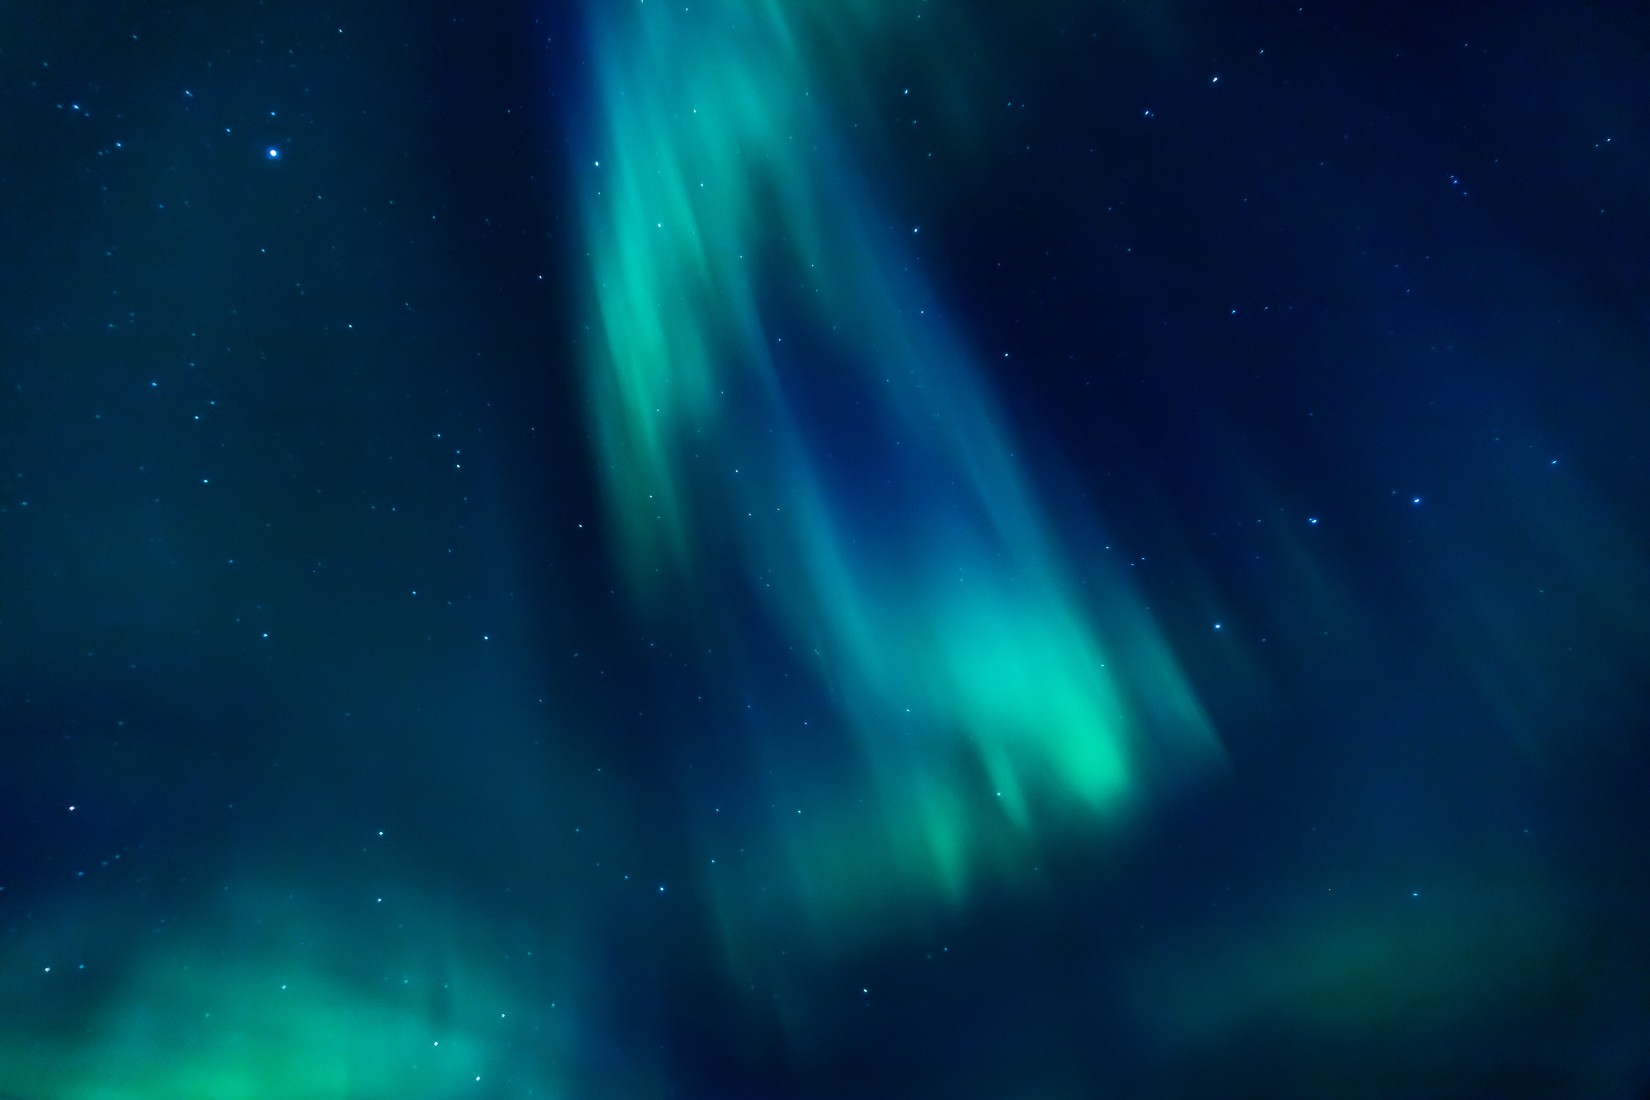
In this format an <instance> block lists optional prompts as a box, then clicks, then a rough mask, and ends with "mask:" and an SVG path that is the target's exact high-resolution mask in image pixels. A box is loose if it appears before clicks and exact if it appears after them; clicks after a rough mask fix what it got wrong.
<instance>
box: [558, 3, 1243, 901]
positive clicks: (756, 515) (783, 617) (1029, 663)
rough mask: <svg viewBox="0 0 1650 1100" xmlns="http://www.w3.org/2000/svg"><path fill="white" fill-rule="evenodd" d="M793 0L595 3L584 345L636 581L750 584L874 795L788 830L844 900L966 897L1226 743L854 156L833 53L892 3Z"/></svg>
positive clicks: (721, 586)
mask: <svg viewBox="0 0 1650 1100" xmlns="http://www.w3.org/2000/svg"><path fill="white" fill-rule="evenodd" d="M810 7H811V6H809V5H791V6H783V5H779V4H772V3H768V4H764V3H738V4H735V3H726V4H719V3H711V4H706V5H693V6H692V7H691V9H690V10H684V9H683V8H682V7H681V6H679V5H677V6H670V5H664V4H659V5H654V4H649V3H644V4H640V5H625V6H623V7H622V8H619V7H618V6H615V7H614V8H613V10H608V11H603V12H602V13H600V14H599V15H598V16H597V17H596V19H597V21H598V23H599V24H600V25H598V26H597V27H595V28H594V34H595V36H596V40H597V42H598V44H599V45H598V48H597V50H596V51H595V56H596V58H597V63H598V66H599V76H598V96H597V97H598V101H599V102H598V104H597V107H596V112H597V115H598V120H599V121H598V122H597V123H596V130H595V133H594V136H593V137H592V149H593V153H592V156H591V163H589V164H588V165H587V166H586V167H587V172H588V182H587V184H586V185H585V187H584V199H585V203H584V211H583V213H584V218H585V223H586V232H587V237H588V249H589V252H588V255H589V262H590V265H591V276H592V280H593V285H594V303H593V308H594V311H595V313H596V314H597V315H598V317H599V329H600V331H599V339H595V340H593V341H591V342H590V345H589V348H588V351H587V363H586V366H587V371H588V386H589V392H590V394H591V398H592V405H593V408H594V416H595V437H596V439H597V443H598V447H599V455H600V460H601V463H602V468H603V472H604V475H605V477H606V482H607V492H608V497H609V503H610V511H611V517H612V523H613V526H614V528H615V529H616V531H617V532H618V537H619V539H620V544H621V547H622V552H623V553H624V554H625V555H626V560H627V564H628V567H629V572H630V574H631V576H632V577H633V579H634V581H635V583H636V586H637V588H638V589H639V590H640V591H641V592H643V593H644V594H647V595H648V596H651V597H652V598H654V599H655V600H657V601H659V602H664V601H668V600H674V601H677V602H680V601H681V600H682V598H683V595H682V594H683V593H684V592H691V593H696V594H697V597H698V598H699V599H700V600H702V601H704V602H705V604H706V605H711V604H712V603H713V602H715V601H720V600H724V599H726V598H728V593H729V592H730V590H736V591H740V592H743V593H744V595H743V596H742V597H740V599H741V604H742V605H743V603H745V602H748V601H749V600H750V599H752V598H753V597H754V599H755V601H756V602H757V603H758V604H759V605H760V606H761V607H763V608H764V609H765V611H766V612H767V613H768V614H769V615H771V618H772V623H771V625H772V626H773V627H774V628H776V629H777V632H778V633H779V634H780V635H781V636H782V638H783V640H784V641H785V643H786V644H787V645H788V646H789V647H790V649H792V650H793V651H794V652H796V653H798V654H809V655H811V656H812V658H813V660H812V661H811V666H812V667H813V668H815V669H816V670H817V671H818V675H819V677H820V683H821V684H822V685H823V686H824V688H825V689H826V690H828V691H829V692H830V693H831V695H832V697H833V699H834V700H835V703H836V705H837V706H838V708H839V710H840V715H841V717H842V719H843V721H844V723H845V724H846V726H847V727H848V728H849V729H851V730H852V734H853V737H854V739H855V741H856V743H857V745H858V747H859V755H860V757H861V759H860V761H859V770H858V773H857V774H859V775H861V776H863V777H864V779H865V782H866V784H867V789H866V790H863V791H855V792H843V791H837V792H836V797H837V799H838V800H839V801H841V802H843V803H852V805H853V808H852V809H846V810H845V809H841V808H837V809H835V810H833V811H831V812H829V813H827V814H825V815H824V818H825V820H822V821H821V822H820V823H819V827H818V830H817V831H816V832H814V833H807V832H801V833H799V835H798V836H797V838H796V840H795V843H794V845H793V848H794V853H793V854H794V859H795V861H796V869H797V873H798V875H799V877H800V879H801V883H800V888H801V890H802V892H803V893H804V894H806V895H807V897H808V900H809V903H810V905H811V906H813V907H814V908H815V910H816V912H823V911H827V910H834V911H839V912H841V913H843V914H847V913H850V912H857V911H858V906H859V903H860V902H862V901H863V900H864V898H865V897H866V896H868V895H870V894H874V893H876V892H877V891H879V890H885V889H888V888H891V887H894V886H896V885H897V887H898V888H899V889H902V890H905V891H911V890H924V891H930V892H933V891H938V892H940V893H943V894H946V895H949V896H953V897H955V896H958V895H959V894H960V892H961V891H962V890H963V888H964V887H965V886H966V885H967V882H968V880H969V878H970V876H971V875H974V874H978V873H979V872H981V871H983V870H985V869H986V868H987V867H988V866H990V865H993V864H996V865H999V866H1000V865H1002V864H1003V863H1004V859H1005V858H1006V857H1011V856H1012V855H1013V854H1014V853H1015V852H1017V851H1023V850H1024V848H1025V845H1026V844H1028V843H1029V842H1030V841H1031V840H1032V839H1033V838H1034V835H1035V833H1036V832H1037V830H1038V828H1039V827H1040V826H1045V825H1049V824H1054V823H1056V822H1063V823H1069V822H1070V821H1072V820H1082V819H1083V818H1084V817H1087V818H1090V819H1092V818H1095V817H1100V816H1103V817H1111V816H1114V815H1115V814H1116V813H1117V812H1118V811H1120V810H1122V809H1124V808H1126V807H1127V806H1128V805H1130V804H1131V803H1133V802H1135V801H1137V800H1138V798H1139V797H1140V795H1141V794H1142V793H1143V792H1144V791H1145V790H1146V788H1147V785H1148V783H1152V784H1156V783H1159V782H1161V781H1164V780H1168V779H1172V778H1173V777H1174V773H1179V772H1184V771H1185V770H1186V768H1187V767H1188V765H1189V764H1191V763H1192V762H1195V761H1198V760H1206V759H1209V758H1212V757H1213V756H1215V755H1216V754H1217V753H1218V748H1217V746H1216V744H1215V742H1214V739H1213V737H1212V735H1211V733H1210V731H1209V729H1208V728H1207V725H1206V723H1205V721H1204V718H1203V716H1202V713H1201V710H1200V708H1199V707H1198V705H1197V703H1196V702H1195V700H1194V699H1193V698H1192V696H1191V693H1190V692H1189V691H1188V689H1187V687H1186V685H1185V683H1184V682H1183V680H1182V678H1181V676H1180V674H1179V672H1178V670H1177V668H1176V667H1175V663H1174V661H1173V659H1172V657H1171V656H1170V655H1169V653H1168V651H1167V649H1166V647H1165V646H1164V644H1163V642H1162V641H1161V639H1160V638H1159V637H1158V636H1157V634H1156V633H1155V631H1154V630H1153V628H1152V627H1151V626H1150V625H1149V624H1148V623H1147V622H1146V618H1145V616H1144V614H1143V613H1142V611H1141V609H1140V608H1139V607H1138V605H1137V603H1136V601H1135V600H1134V599H1133V598H1132V597H1131V596H1130V595H1128V594H1127V593H1125V592H1122V591H1121V590H1119V589H1118V588H1116V586H1114V585H1107V584H1105V583H1104V580H1103V578H1101V577H1099V576H1097V575H1095V570H1094V569H1093V567H1088V566H1086V567H1085V568H1084V570H1082V571H1081V572H1078V571H1077V570H1074V568H1073V566H1072V563H1071V561H1069V560H1068V559H1067V557H1066V555H1065V552H1064V551H1063V550H1062V547H1061V546H1060V545H1059V536H1058V535H1057V534H1056V532H1055V530H1054V529H1053V527H1052V525H1051V523H1050V522H1049V518H1048V517H1047V516H1046V515H1045V513H1044V511H1043V509H1042V507H1041V506H1040V504H1039V501H1038V499H1037V492H1036V490H1035V487H1034V483H1033V476H1032V472H1031V471H1029V470H1028V469H1027V468H1026V467H1025V465H1024V464H1023V463H1022V462H1021V461H1020V460H1019V459H1018V458H1017V457H1016V455H1015V453H1014V446H1013V443H1012V441H1011V440H1010V439H1009V437H1008V434H1007V432H1006V431H1005V428H1004V425H1003V423H1002V420H1001V417H1000V416H999V414H998V413H997V412H996V409H995V401H994V398H993V396H992V394H991V393H990V392H989V390H988V389H987V388H986V386H985V384H984V382H983V380H982V379H981V378H980V377H979V374H978V372H977V370H976V368H975V366H974V365H973V364H972V363H971V362H970V358H971V357H970V354H969V352H968V351H966V350H965V347H964V335H963V334H962V333H959V332H957V331H955V330H954V329H953V328H952V327H951V326H950V325H949V324H948V323H947V322H945V321H943V320H940V319H938V316H939V314H937V313H936V311H935V309H934V308H933V303H932V301H931V292H930V291H929V290H928V289H927V288H926V287H925V286H924V285H923V283H922V282H921V280H920V279H918V278H915V277H913V276H911V275H910V274H908V273H907V266H906V265H908V263H909V261H910V256H909V254H908V253H909V247H910V244H911V242H912V241H913V240H914V237H913V236H912V228H911V227H909V226H890V225H889V221H890V218H889V216H888V215H887V214H886V213H885V212H884V211H883V210H882V209H881V208H880V207H879V205H878V203H877V201H876V187H875V184H874V181H869V180H867V179H866V178H865V177H864V176H863V175H861V170H860V167H859V165H858V164H857V163H856V160H861V159H864V158H863V156H862V155H859V156H856V154H855V153H854V152H853V150H852V149H851V148H850V146H851V145H852V144H853V143H854V142H855V141H856V140H858V141H860V143H861V144H863V139H862V138H859V137H858V136H857V135H855V134H854V132H853V130H852V127H851V125H850V124H849V123H848V122H845V121H843V120H844V119H846V118H848V117H849V115H848V111H847V105H848V104H847V103H846V102H844V101H847V100H849V99H851V96H850V95H849V94H848V93H847V92H846V91H844V90H843V88H842V85H843V84H844V83H845V77H844V74H842V73H839V72H837V71H836V70H834V69H832V68H830V67H829V66H826V65H824V64H823V63H822V62H821V61H820V59H821V58H825V57H834V56H838V55H837V54H836V53H835V50H836V48H837V47H841V46H843V45H844V43H848V45H849V49H857V48H858V47H856V46H854V44H853V41H854V40H856V39H857V40H858V41H860V42H863V41H865V40H866V36H868V35H874V34H877V33H882V28H879V27H878V25H877V20H878V19H879V18H883V17H880V16H876V15H872V14H869V13H870V12H871V10H872V9H870V8H864V9H860V8H857V7H855V6H852V5H846V6H845V5H830V6H828V7H827V6H823V5H821V6H818V7H819V10H817V11H814V10H807V11H804V9H809V8H810ZM833 81H834V83H833ZM898 93H899V90H898V89H895V90H894V93H893V94H896V95H897V94H898ZM833 97H835V100H836V101H833ZM1096 556H1097V555H1096ZM730 586H731V589H730ZM818 736H820V737H827V736H831V734H828V733H826V732H824V731H820V732H819V733H818ZM1074 815H1076V816H1075V817H1074ZM844 853H852V854H851V856H849V857H848V858H844ZM894 880H897V882H895V881H894Z"/></svg>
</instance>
